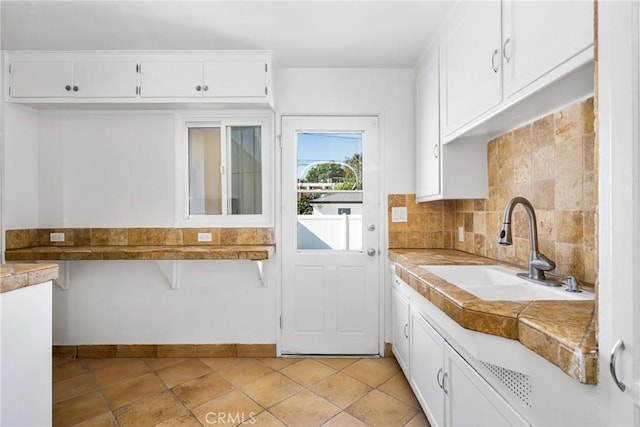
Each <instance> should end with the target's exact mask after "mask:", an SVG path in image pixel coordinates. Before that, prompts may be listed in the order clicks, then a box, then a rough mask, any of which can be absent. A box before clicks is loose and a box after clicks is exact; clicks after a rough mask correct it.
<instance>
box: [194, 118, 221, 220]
mask: <svg viewBox="0 0 640 427" xmlns="http://www.w3.org/2000/svg"><path fill="white" fill-rule="evenodd" d="M220 144H221V141H220V128H219V127H206V128H195V127H192V128H189V214H190V215H220V214H222V174H221V168H220V165H221V152H222V151H221V145H220Z"/></svg>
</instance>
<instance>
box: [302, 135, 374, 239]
mask: <svg viewBox="0 0 640 427" xmlns="http://www.w3.org/2000/svg"><path fill="white" fill-rule="evenodd" d="M297 156H298V157H297V172H298V173H297V176H298V177H297V183H296V184H297V204H298V217H297V218H298V223H297V242H298V250H318V249H327V250H353V251H361V250H362V191H363V182H362V160H363V159H362V134H361V133H299V134H298V137H297Z"/></svg>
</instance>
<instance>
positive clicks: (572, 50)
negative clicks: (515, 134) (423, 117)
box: [440, 0, 594, 143]
mask: <svg viewBox="0 0 640 427" xmlns="http://www.w3.org/2000/svg"><path fill="white" fill-rule="evenodd" d="M593 8H594V5H593V2H590V1H574V2H572V1H563V2H529V1H516V0H503V1H502V2H500V1H495V0H491V1H485V2H463V3H461V4H460V5H459V6H458V8H457V9H456V11H455V12H454V13H453V15H452V18H451V22H450V24H449V25H448V26H447V27H448V28H449V30H447V32H446V33H444V35H443V37H441V41H440V95H441V96H440V108H441V119H440V123H441V130H442V139H443V142H444V143H447V142H449V141H452V140H454V139H456V138H458V137H461V136H463V135H469V134H471V133H472V132H471V131H472V130H474V129H477V128H478V127H479V125H481V124H482V125H483V126H480V130H481V131H482V132H484V133H489V134H490V133H494V134H499V133H500V132H504V131H508V130H510V129H513V128H514V127H517V126H518V125H520V124H522V123H523V120H524V121H526V120H527V119H530V118H534V117H538V116H540V115H542V114H546V113H547V112H549V111H552V110H554V109H557V108H559V107H561V106H562V105H566V104H567V103H570V102H574V101H576V100H578V99H582V98H584V97H586V96H588V95H590V94H591V93H593V25H594V24H593ZM516 104H517V105H516ZM512 107H514V108H512ZM490 119H493V120H494V122H493V123H489V124H487V122H490Z"/></svg>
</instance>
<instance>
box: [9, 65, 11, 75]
mask: <svg viewBox="0 0 640 427" xmlns="http://www.w3.org/2000/svg"><path fill="white" fill-rule="evenodd" d="M9 74H11V64H9Z"/></svg>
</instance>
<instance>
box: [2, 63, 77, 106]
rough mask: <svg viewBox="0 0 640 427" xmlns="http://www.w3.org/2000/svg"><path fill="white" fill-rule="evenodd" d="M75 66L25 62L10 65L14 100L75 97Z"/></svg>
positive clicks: (10, 92)
mask: <svg viewBox="0 0 640 427" xmlns="http://www.w3.org/2000/svg"><path fill="white" fill-rule="evenodd" d="M72 75H73V64H72V62H71V61H65V62H53V61H43V62H23V61H16V62H13V63H11V64H9V89H8V92H7V93H8V94H9V96H11V97H12V98H30V97H44V98H63V97H70V96H73V92H72V84H73V81H72Z"/></svg>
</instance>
